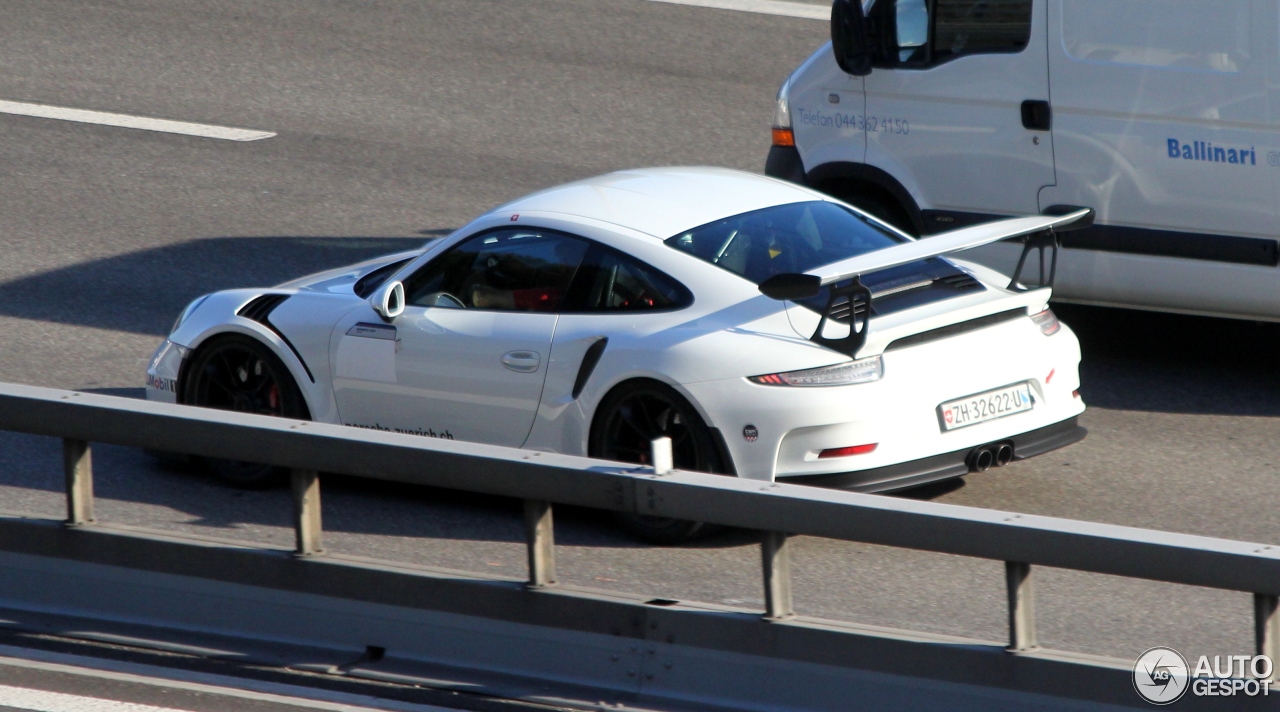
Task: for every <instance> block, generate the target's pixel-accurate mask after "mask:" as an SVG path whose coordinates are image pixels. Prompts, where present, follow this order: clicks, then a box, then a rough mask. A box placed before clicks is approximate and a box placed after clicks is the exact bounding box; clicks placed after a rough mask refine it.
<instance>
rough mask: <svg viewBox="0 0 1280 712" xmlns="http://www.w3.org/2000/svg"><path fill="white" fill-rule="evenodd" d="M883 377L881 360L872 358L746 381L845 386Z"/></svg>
mask: <svg viewBox="0 0 1280 712" xmlns="http://www.w3.org/2000/svg"><path fill="white" fill-rule="evenodd" d="M883 375H884V362H883V360H881V358H880V357H879V356H872V357H871V358H864V359H859V360H857V361H847V362H845V363H838V364H836V365H834V366H823V367H822V368H808V369H805V370H803V371H787V372H785V373H769V374H765V375H763V376H751V377H749V378H748V379H747V380H748V381H751V382H752V383H759V384H760V385H762V386H802V387H812V386H847V385H850V384H853V383H867V382H869V381H878V380H880V377H881V376H883Z"/></svg>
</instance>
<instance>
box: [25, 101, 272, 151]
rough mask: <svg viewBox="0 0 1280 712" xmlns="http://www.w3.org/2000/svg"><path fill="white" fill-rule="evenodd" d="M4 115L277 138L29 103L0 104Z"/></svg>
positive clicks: (227, 136)
mask: <svg viewBox="0 0 1280 712" xmlns="http://www.w3.org/2000/svg"><path fill="white" fill-rule="evenodd" d="M0 114H16V115H18V116H35V117H38V118H41V119H59V120H61V121H77V122H79V123H82V124H101V125H103V126H119V127H120V128H125V129H142V130H144V131H163V132H164V133H176V134H185V135H187V136H202V137H204V138H220V139H224V140H226V141H258V140H260V139H264V138H271V137H272V136H275V135H276V134H275V132H273V131H254V130H252V129H236V128H231V127H230V126H214V125H212V124H193V123H191V122H189V121H170V120H169V119H150V118H147V117H145V116H132V115H130V114H112V113H109V112H106V111H87V110H85V109H68V108H66V107H63V106H49V105H47V104H28V103H25V102H21V101H0Z"/></svg>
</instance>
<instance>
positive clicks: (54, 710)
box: [0, 685, 176, 712]
mask: <svg viewBox="0 0 1280 712" xmlns="http://www.w3.org/2000/svg"><path fill="white" fill-rule="evenodd" d="M0 705H5V706H6V707H16V708H18V709H20V710H31V712H176V711H175V710H174V709H173V708H170V707H153V706H151V705H139V704H135V703H133V702H116V701H115V700H104V699H99V698H97V697H81V696H79V695H66V694H63V693H61V692H46V691H44V690H28V689H27V688H25V687H10V686H8V685H0Z"/></svg>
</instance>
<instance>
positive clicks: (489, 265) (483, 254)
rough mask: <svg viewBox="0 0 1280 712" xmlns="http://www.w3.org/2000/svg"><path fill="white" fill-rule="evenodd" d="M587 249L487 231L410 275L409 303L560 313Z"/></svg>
mask: <svg viewBox="0 0 1280 712" xmlns="http://www.w3.org/2000/svg"><path fill="white" fill-rule="evenodd" d="M586 251H587V243H586V241H585V240H580V239H578V238H574V237H569V236H568V235H562V234H560V233H555V232H549V231H540V230H519V229H517V230H498V231H495V232H488V233H484V234H481V235H477V236H475V237H473V238H471V239H469V240H466V241H465V242H463V243H462V244H460V245H458V246H456V247H454V248H453V249H451V250H449V251H448V252H446V253H444V254H443V255H440V256H439V257H437V258H436V259H434V260H432V261H431V262H430V263H428V264H427V265H425V266H423V267H422V268H421V269H419V270H418V271H417V272H415V273H414V274H413V276H411V277H409V279H407V280H406V281H405V285H404V287H405V301H406V303H408V304H410V305H414V306H420V307H450V308H455V309H495V310H500V311H533V312H552V311H556V310H557V309H559V308H560V303H561V302H562V301H563V299H564V296H565V293H566V292H567V291H568V289H569V285H570V283H571V282H572V281H573V275H574V273H575V272H576V271H577V269H578V265H579V263H581V262H582V257H583V255H584V254H585V253H586Z"/></svg>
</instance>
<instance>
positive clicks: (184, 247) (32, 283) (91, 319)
mask: <svg viewBox="0 0 1280 712" xmlns="http://www.w3.org/2000/svg"><path fill="white" fill-rule="evenodd" d="M450 231H451V230H448V229H442V230H424V231H422V232H423V234H424V235H427V236H428V237H426V238H424V237H213V238H207V239H201V240H192V241H190V242H183V243H180V244H176V245H165V246H163V247H157V248H154V249H150V250H141V251H138V252H130V253H128V254H124V255H114V256H112V257H107V258H105V259H101V260H94V261H92V262H85V263H82V264H76V265H71V266H68V267H63V268H61V269H55V270H52V271H49V272H42V273H40V274H34V275H30V276H26V277H20V278H18V279H15V280H11V281H9V282H5V283H3V284H0V316H12V317H18V318H21V319H34V320H38V321H50V322H56V323H61V324H75V325H77V326H91V327H95V328H99V329H112V330H116V331H125V332H131V333H137V334H147V335H149V336H164V335H165V334H167V333H168V330H169V327H170V326H172V325H173V320H174V318H176V317H177V315H178V312H180V311H181V310H182V308H183V307H184V306H186V305H187V303H188V302H190V301H191V300H192V299H194V298H196V297H198V296H200V295H201V294H208V293H209V292H214V291H217V290H220V289H231V288H236V287H269V286H271V285H274V284H279V283H281V282H285V281H288V280H290V279H293V278H295V277H301V276H303V275H306V274H310V273H312V272H319V271H322V270H327V269H333V268H335V267H341V266H343V265H347V264H351V263H353V262H359V261H361V260H365V259H368V258H371V257H376V256H378V255H383V254H387V253H391V252H400V251H404V250H412V249H417V248H418V247H421V246H422V245H423V244H424V243H425V242H427V240H428V239H430V238H431V237H435V236H436V235H437V234H438V233H441V232H445V233H447V232H450Z"/></svg>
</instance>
